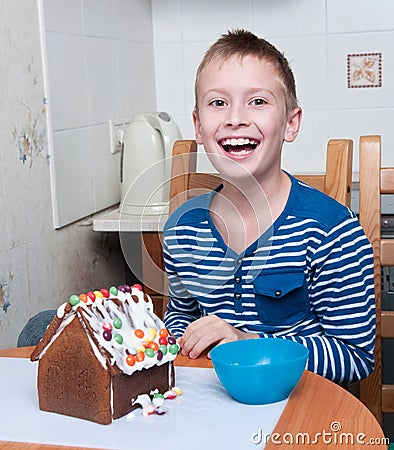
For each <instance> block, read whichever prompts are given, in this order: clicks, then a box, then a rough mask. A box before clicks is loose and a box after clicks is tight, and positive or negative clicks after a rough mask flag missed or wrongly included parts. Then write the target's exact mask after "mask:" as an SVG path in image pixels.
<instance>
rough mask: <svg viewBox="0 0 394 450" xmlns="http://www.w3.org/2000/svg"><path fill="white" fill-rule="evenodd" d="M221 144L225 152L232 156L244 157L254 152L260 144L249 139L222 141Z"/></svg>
mask: <svg viewBox="0 0 394 450" xmlns="http://www.w3.org/2000/svg"><path fill="white" fill-rule="evenodd" d="M219 144H220V145H221V147H222V148H223V150H224V151H225V152H227V153H230V154H232V155H238V156H243V155H247V154H248V153H250V152H252V151H253V150H254V149H255V148H256V147H257V145H258V144H259V142H258V141H256V140H255V139H249V138H231V139H230V138H228V139H223V140H221V141H220V142H219Z"/></svg>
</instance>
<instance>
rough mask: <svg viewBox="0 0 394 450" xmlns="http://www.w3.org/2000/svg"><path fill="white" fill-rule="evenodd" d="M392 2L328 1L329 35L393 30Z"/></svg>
mask: <svg viewBox="0 0 394 450" xmlns="http://www.w3.org/2000/svg"><path fill="white" fill-rule="evenodd" d="M393 6H394V5H393V2H392V0H379V1H376V0H362V1H360V0H346V1H345V2H344V1H342V0H327V31H328V32H329V33H364V32H366V31H385V30H392V29H393Z"/></svg>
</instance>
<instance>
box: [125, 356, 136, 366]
mask: <svg viewBox="0 0 394 450" xmlns="http://www.w3.org/2000/svg"><path fill="white" fill-rule="evenodd" d="M126 363H127V364H128V365H129V366H134V364H135V356H134V355H127V356H126Z"/></svg>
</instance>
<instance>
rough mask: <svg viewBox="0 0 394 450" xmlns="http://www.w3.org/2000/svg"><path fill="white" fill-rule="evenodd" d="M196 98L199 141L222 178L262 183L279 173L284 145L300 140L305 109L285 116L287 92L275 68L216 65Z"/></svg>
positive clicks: (233, 61) (255, 63) (258, 63)
mask: <svg viewBox="0 0 394 450" xmlns="http://www.w3.org/2000/svg"><path fill="white" fill-rule="evenodd" d="M197 94H198V104H197V109H198V112H194V113H193V120H194V125H195V132H196V141H197V143H198V144H203V145H204V147H205V151H206V152H207V154H208V157H209V158H210V160H211V162H212V163H213V165H214V166H215V167H216V169H217V170H218V171H219V172H220V173H222V174H223V175H226V176H228V177H229V178H231V177H240V176H244V175H245V174H247V175H249V176H250V175H251V174H252V175H254V176H255V177H256V178H257V180H258V181H259V180H261V179H264V177H267V176H269V175H272V174H273V173H275V172H276V173H277V171H280V170H281V167H280V165H281V151H282V144H283V141H287V142H291V141H293V140H294V139H295V138H296V136H297V134H298V130H299V125H300V120H301V109H300V108H296V109H294V110H293V111H290V113H288V112H287V111H286V90H285V87H284V84H283V82H282V80H281V79H280V78H279V76H278V73H277V71H276V70H275V68H274V66H273V65H272V64H271V63H269V62H267V61H265V60H261V59H258V58H256V57H253V56H246V57H244V58H242V59H240V58H238V57H232V58H230V59H228V60H225V61H222V62H219V61H212V62H211V63H210V64H208V65H207V66H206V67H205V69H204V71H203V72H202V74H201V77H200V80H199V83H198V86H197ZM241 168H242V169H244V170H241V171H240V169H241Z"/></svg>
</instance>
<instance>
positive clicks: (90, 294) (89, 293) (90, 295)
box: [86, 291, 96, 302]
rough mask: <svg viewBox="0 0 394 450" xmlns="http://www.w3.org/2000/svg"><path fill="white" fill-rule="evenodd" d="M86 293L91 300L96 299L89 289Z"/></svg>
mask: <svg viewBox="0 0 394 450" xmlns="http://www.w3.org/2000/svg"><path fill="white" fill-rule="evenodd" d="M86 295H87V296H88V297H89V298H90V300H92V302H94V301H95V300H96V296H95V295H94V293H93V292H92V291H89V292H88V293H87V294H86Z"/></svg>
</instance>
